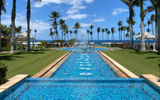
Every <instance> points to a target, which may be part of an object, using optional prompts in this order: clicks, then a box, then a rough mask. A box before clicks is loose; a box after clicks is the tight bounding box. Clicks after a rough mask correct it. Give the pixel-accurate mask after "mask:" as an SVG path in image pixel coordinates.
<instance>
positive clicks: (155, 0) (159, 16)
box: [150, 0, 160, 54]
mask: <svg viewBox="0 0 160 100" xmlns="http://www.w3.org/2000/svg"><path fill="white" fill-rule="evenodd" d="M150 1H151V3H152V5H153V7H154V9H155V16H156V17H155V23H156V34H157V39H158V54H160V28H159V27H160V6H159V5H160V0H150Z"/></svg>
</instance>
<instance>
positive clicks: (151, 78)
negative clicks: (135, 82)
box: [141, 74, 160, 89]
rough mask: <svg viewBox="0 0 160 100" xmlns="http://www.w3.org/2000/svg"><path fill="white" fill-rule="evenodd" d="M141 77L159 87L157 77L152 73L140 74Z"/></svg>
mask: <svg viewBox="0 0 160 100" xmlns="http://www.w3.org/2000/svg"><path fill="white" fill-rule="evenodd" d="M141 77H142V78H144V79H146V80H148V81H149V82H151V83H153V84H154V85H156V86H158V88H159V89H160V82H158V80H160V78H159V77H157V76H154V75H152V74H142V75H141Z"/></svg>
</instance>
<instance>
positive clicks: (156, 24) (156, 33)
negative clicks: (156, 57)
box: [155, 9, 158, 48]
mask: <svg viewBox="0 0 160 100" xmlns="http://www.w3.org/2000/svg"><path fill="white" fill-rule="evenodd" d="M157 17H158V11H157V9H155V35H156V48H158V21H157Z"/></svg>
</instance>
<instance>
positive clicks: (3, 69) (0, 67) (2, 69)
mask: <svg viewBox="0 0 160 100" xmlns="http://www.w3.org/2000/svg"><path fill="white" fill-rule="evenodd" d="M7 71H8V70H7V66H6V65H5V64H2V63H0V84H3V83H5V82H6V81H7V79H6V74H7Z"/></svg>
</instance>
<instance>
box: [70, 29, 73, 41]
mask: <svg viewBox="0 0 160 100" xmlns="http://www.w3.org/2000/svg"><path fill="white" fill-rule="evenodd" d="M69 33H70V39H71V36H72V33H73V32H72V30H70V31H69Z"/></svg>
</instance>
